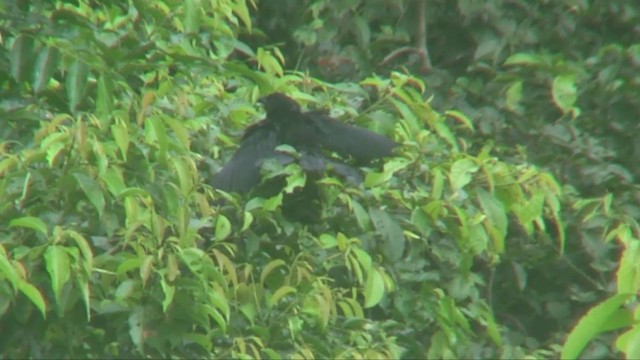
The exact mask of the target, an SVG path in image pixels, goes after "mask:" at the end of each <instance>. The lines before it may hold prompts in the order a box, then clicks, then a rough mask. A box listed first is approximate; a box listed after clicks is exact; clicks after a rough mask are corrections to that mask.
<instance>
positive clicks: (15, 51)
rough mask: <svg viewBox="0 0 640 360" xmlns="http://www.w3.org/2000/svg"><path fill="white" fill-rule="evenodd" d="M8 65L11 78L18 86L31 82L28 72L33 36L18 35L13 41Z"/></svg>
mask: <svg viewBox="0 0 640 360" xmlns="http://www.w3.org/2000/svg"><path fill="white" fill-rule="evenodd" d="M9 63H10V65H11V76H13V79H14V80H15V81H16V82H17V83H18V84H20V83H22V82H23V81H27V82H29V81H31V76H30V75H31V74H30V72H29V71H30V70H31V68H32V66H33V36H32V35H31V34H29V35H25V34H20V35H18V36H17V37H16V38H15V40H13V45H12V46H11V55H10V56H9Z"/></svg>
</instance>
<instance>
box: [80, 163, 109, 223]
mask: <svg viewBox="0 0 640 360" xmlns="http://www.w3.org/2000/svg"><path fill="white" fill-rule="evenodd" d="M73 177H74V178H75V179H76V181H77V182H78V185H80V189H82V191H83V192H84V194H85V195H86V196H87V198H88V199H89V202H91V204H92V205H93V207H95V208H96V210H97V211H98V216H99V217H102V213H103V211H104V206H105V200H104V194H103V193H102V189H101V188H100V186H98V183H96V181H95V180H94V179H92V178H91V177H90V176H89V175H87V174H85V173H81V172H76V173H74V174H73Z"/></svg>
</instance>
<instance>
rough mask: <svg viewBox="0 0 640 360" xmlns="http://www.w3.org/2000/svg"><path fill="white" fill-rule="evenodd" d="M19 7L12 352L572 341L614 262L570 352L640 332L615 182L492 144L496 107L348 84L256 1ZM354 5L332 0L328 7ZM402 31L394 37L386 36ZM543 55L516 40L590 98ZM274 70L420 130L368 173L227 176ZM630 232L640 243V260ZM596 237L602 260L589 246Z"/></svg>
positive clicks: (10, 6)
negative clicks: (293, 201)
mask: <svg viewBox="0 0 640 360" xmlns="http://www.w3.org/2000/svg"><path fill="white" fill-rule="evenodd" d="M380 3H385V4H389V3H388V2H384V1H381V2H380ZM265 4H266V3H265ZM287 4H288V5H287V6H294V5H291V3H290V2H287ZM443 4H444V3H440V5H439V6H444V5H443ZM459 4H463V2H459ZM304 5H305V4H302V5H298V6H304ZM2 6H3V8H2V11H3V14H5V15H6V16H4V17H3V20H1V22H0V28H1V29H2V33H1V35H2V39H3V40H2V41H3V42H2V47H0V62H1V63H3V64H7V65H8V66H3V67H2V69H4V70H0V82H1V83H2V88H3V89H4V90H6V91H4V94H5V95H4V96H3V98H2V108H1V109H2V110H1V111H2V115H3V116H2V118H3V120H4V122H5V126H3V127H2V130H1V131H2V132H1V134H2V146H1V149H2V152H1V156H0V293H1V296H0V327H1V328H2V329H3V334H6V335H5V336H3V337H2V339H0V349H2V350H3V352H2V353H3V355H4V356H6V357H83V358H97V357H115V356H118V357H140V356H144V357H154V358H155V357H170V356H171V357H185V358H194V357H207V358H208V357H218V358H230V357H232V358H254V357H269V358H281V357H287V358H293V357H296V358H312V357H322V358H347V357H349V358H351V357H353V358H356V357H357V358H399V357H405V358H416V357H429V358H432V357H474V358H477V357H504V358H513V357H524V356H534V357H558V356H560V354H561V353H560V351H561V347H560V345H559V344H560V343H562V342H563V341H564V336H565V334H566V332H567V330H568V329H567V327H566V324H567V323H570V322H571V321H573V320H574V319H576V317H575V316H574V314H575V313H576V312H577V311H581V310H583V309H584V310H587V309H588V308H589V307H592V306H593V304H594V303H595V302H596V301H599V300H602V299H603V298H604V295H607V294H613V292H614V291H611V289H609V291H605V290H607V289H604V288H603V286H606V285H608V281H609V278H608V277H606V276H604V275H601V274H608V273H613V272H614V271H617V275H618V277H617V281H618V282H617V284H616V289H617V290H616V291H615V292H616V295H611V297H610V298H609V299H607V300H606V301H604V302H602V303H601V305H598V306H596V307H593V309H592V310H591V311H590V312H589V313H588V314H587V315H585V316H584V317H583V319H582V321H581V322H580V323H579V324H578V326H577V327H576V329H575V330H574V332H573V333H572V334H571V335H570V336H569V339H568V340H567V344H566V346H565V347H564V350H563V351H564V352H563V353H562V355H564V356H563V357H565V356H569V357H571V356H577V355H578V354H579V353H580V351H582V349H584V347H585V346H586V345H587V341H588V340H590V339H591V338H593V337H595V336H597V335H598V334H599V333H600V332H602V331H605V330H613V329H622V328H625V329H626V330H627V332H626V333H625V334H624V335H622V336H620V337H619V338H618V341H617V346H618V349H620V351H623V352H625V353H626V354H628V355H632V354H634V353H635V352H636V351H637V350H636V349H635V348H634V346H635V345H634V344H636V343H637V342H635V341H634V339H635V338H636V337H637V333H638V330H637V321H634V320H633V315H632V314H631V311H630V310H627V309H626V308H624V307H623V304H625V303H628V302H629V301H630V300H633V299H634V298H633V297H631V296H630V295H629V294H632V293H637V286H638V282H637V273H638V272H637V265H636V264H637V263H638V262H637V261H636V259H637V256H636V255H634V254H636V252H637V246H636V245H637V243H638V242H637V230H638V227H637V224H636V223H635V220H632V218H630V217H629V216H628V215H627V213H626V212H624V211H623V210H620V209H618V208H617V207H616V206H615V205H613V204H612V198H611V197H606V198H604V199H602V200H600V199H596V200H593V199H583V198H581V197H580V196H579V194H578V193H576V192H575V191H574V190H573V189H572V188H571V187H566V186H563V185H562V184H560V183H559V182H558V181H557V180H555V178H554V176H552V175H551V174H550V173H549V172H546V171H543V170H540V169H538V168H537V167H536V166H534V165H531V164H529V163H527V162H526V161H523V160H522V159H521V158H520V157H518V156H512V155H513V154H512V153H510V152H505V151H504V149H503V148H502V147H501V144H500V143H498V145H497V146H492V145H491V144H490V143H488V142H483V143H479V142H478V140H477V139H478V138H477V134H478V131H477V129H476V128H477V126H478V125H477V124H478V123H479V122H478V120H477V119H475V118H474V119H471V118H469V117H468V116H467V115H465V114H464V113H463V112H460V111H457V110H447V111H442V112H440V111H437V110H435V109H434V108H433V107H432V105H431V103H430V102H429V101H426V100H425V94H426V93H427V91H428V90H427V86H426V85H425V83H424V80H423V79H421V78H419V77H416V76H413V75H408V74H407V73H406V72H399V71H393V72H390V73H389V76H387V77H383V76H371V75H367V76H363V77H361V79H363V80H360V81H359V82H357V83H354V82H343V83H335V84H331V83H327V82H324V81H322V80H320V79H318V78H315V77H312V76H309V75H308V74H306V73H302V72H299V71H295V70H285V69H286V65H287V64H288V63H285V62H284V58H285V55H286V58H287V59H289V61H290V59H293V58H294V56H293V55H292V54H291V53H287V52H285V53H283V52H281V50H280V49H279V48H277V47H273V46H270V45H269V46H267V45H262V44H259V42H260V41H258V40H257V39H259V36H256V35H260V30H259V29H257V28H255V27H254V21H253V19H252V18H251V15H250V11H252V9H251V7H252V6H253V4H252V3H247V2H245V1H242V0H223V1H218V2H215V3H214V2H211V3H210V2H201V1H197V0H191V1H186V2H172V1H159V2H153V3H147V2H143V1H133V2H131V3H129V2H112V3H109V4H96V3H86V2H77V3H74V4H71V3H63V2H60V3H55V4H51V5H49V4H40V3H28V2H18V1H9V2H6V3H5V4H3V5H2ZM262 6H264V5H263V4H261V8H260V9H259V10H258V11H266V10H265V8H263V7H262ZM335 6H338V5H336V4H332V3H329V2H325V1H318V2H314V3H312V4H311V11H312V14H314V15H313V16H314V17H315V18H316V21H317V20H318V19H320V18H321V16H320V14H325V15H322V16H326V13H325V12H323V9H324V8H325V7H335ZM358 6H363V5H362V4H361V3H360V2H358V1H354V2H352V4H351V5H348V6H346V7H344V9H343V10H344V11H343V13H341V14H348V13H349V11H351V10H350V9H357V8H358ZM460 6H462V5H460ZM468 6H470V5H468ZM294 7H295V6H294ZM361 9H364V10H363V14H364V15H363V16H364V17H363V18H362V19H361V20H358V21H356V22H353V24H352V25H353V26H355V27H356V28H357V29H358V30H357V31H359V33H358V34H360V35H358V37H357V38H358V39H359V41H361V43H360V44H359V48H365V47H366V45H367V44H371V42H369V40H367V38H368V36H365V35H366V33H367V31H366V29H365V25H366V20H367V19H368V18H370V17H375V18H376V19H379V21H383V20H385V18H384V17H382V16H379V15H380V13H379V12H376V11H374V10H372V9H371V8H368V7H367V8H362V7H361ZM398 9H401V8H398ZM313 11H315V12H313ZM443 11H444V10H443ZM35 15H37V16H35ZM278 20H280V19H279V18H273V21H275V22H277V21H278ZM333 20H334V19H331V18H326V21H327V22H330V21H333ZM354 24H355V25H354ZM311 26H314V25H313V24H312V25H311ZM265 28H266V27H265ZM347 28H349V29H350V28H351V27H347ZM338 29H339V28H338ZM382 29H383V30H381V31H382V33H381V34H379V33H376V34H374V36H373V37H371V38H375V39H380V41H381V42H380V44H383V40H382V39H383V35H384V31H385V30H384V29H385V27H384V26H382ZM293 30H295V29H293ZM305 31H308V29H306V30H305V29H300V30H299V32H297V33H295V34H294V35H293V36H296V37H298V39H304V38H305V37H304V36H305V33H304V32H305ZM350 31H351V30H350ZM394 31H395V30H394ZM335 34H336V33H332V32H327V33H319V34H318V36H320V37H321V38H323V39H325V40H326V41H328V39H331V38H332V36H334V35H335ZM285 35H290V34H285ZM307 35H309V34H308V33H307ZM378 36H379V37H378ZM286 50H287V49H286V48H285V51H286ZM360 50H362V49H360ZM385 51H386V50H385ZM374 55H375V52H371V53H370V54H369V55H367V56H371V58H374ZM531 58H532V57H523V56H522V55H521V56H520V57H517V56H516V55H514V56H513V57H511V58H510V62H509V64H510V65H511V66H512V68H511V69H512V70H510V71H513V72H516V71H520V70H521V69H523V68H525V69H529V70H531V71H534V72H535V74H536V75H535V76H538V75H539V76H542V75H544V76H547V75H546V72H551V73H552V74H553V75H556V77H554V78H553V79H559V80H554V81H553V82H552V84H553V86H554V87H553V88H552V89H551V90H552V94H555V95H557V96H555V97H554V98H553V99H554V101H555V103H556V105H559V107H560V108H561V110H562V109H564V110H565V111H566V113H567V115H572V114H573V115H575V114H577V111H578V110H580V111H581V112H582V114H584V112H585V111H584V110H583V108H582V107H580V108H579V109H578V108H577V106H578V105H577V104H578V101H577V100H571V96H570V95H571V93H570V92H571V91H570V90H571V89H572V88H573V87H574V86H575V83H573V82H572V78H571V77H570V76H565V75H566V73H562V72H561V73H559V74H557V73H554V72H553V71H550V70H549V67H548V66H547V67H544V66H542V65H540V64H548V62H549V61H550V60H547V59H546V58H543V60H541V62H538V63H535V64H534V66H531V63H530V62H531V60H530V59H531ZM523 59H524V60H523ZM526 59H529V60H526ZM525 60H526V61H528V62H526V63H525V62H523V61H525ZM545 61H546V62H545ZM555 65H557V64H555ZM558 66H560V65H558ZM560 67H561V66H560ZM361 69H365V68H364V67H363V68H361ZM369 69H371V67H369ZM365 72H366V71H365ZM578 75H579V74H578ZM527 76H528V75H527ZM531 76H533V75H531ZM558 76H559V77H558ZM460 83H461V82H459V84H460ZM509 86H510V89H511V90H510V91H509V92H508V94H509V95H510V96H515V97H516V99H518V97H517V91H518V85H513V84H511V85H509ZM514 86H515V88H514ZM567 89H568V90H569V94H567ZM272 91H282V92H286V93H287V94H290V95H291V96H292V97H294V98H296V99H298V100H299V101H300V102H301V103H302V104H303V105H304V106H306V107H308V108H325V109H331V111H332V115H334V116H336V117H338V118H340V119H341V120H342V121H350V122H355V123H357V124H359V125H360V126H366V127H369V128H372V129H374V130H376V131H378V132H381V133H385V134H387V135H388V136H392V137H394V138H395V140H396V141H398V142H399V143H400V144H401V147H400V149H399V150H398V151H397V153H396V155H395V156H394V157H392V158H389V159H386V160H385V161H384V162H383V163H381V164H377V165H376V166H372V167H371V168H369V169H366V179H365V181H364V184H363V185H362V186H354V185H351V184H347V183H343V182H342V181H341V180H340V179H337V178H332V177H328V176H325V177H323V178H321V179H312V178H308V177H306V176H305V175H304V173H303V172H301V171H300V169H299V168H296V165H295V164H294V165H292V166H291V167H289V168H287V169H284V170H283V174H284V176H286V177H287V180H288V184H291V186H289V187H286V188H285V189H283V190H282V191H280V192H279V193H278V194H276V195H275V196H273V197H270V198H247V197H242V196H240V195H237V194H225V193H222V192H219V191H215V190H214V189H212V188H211V187H210V186H209V185H208V179H209V178H210V176H211V173H212V172H213V171H217V169H219V168H220V166H221V165H222V164H223V163H224V161H225V160H227V159H228V158H229V156H230V154H231V153H232V152H233V149H234V148H235V146H236V144H237V142H238V139H239V138H240V134H241V132H242V130H243V129H244V128H245V127H246V126H247V125H249V124H251V123H253V122H255V121H256V120H257V119H259V118H260V113H261V111H260V110H259V109H258V108H256V107H255V106H254V103H255V101H256V100H257V98H258V97H259V96H260V95H264V94H267V93H270V92H272ZM568 95H569V96H568ZM511 104H512V105H513V106H514V109H515V110H517V106H519V105H520V106H525V105H524V104H520V102H519V101H513V98H512V101H511ZM576 109H578V110H576ZM480 125H481V126H482V122H480ZM479 132H480V133H483V130H482V129H481V130H480V131H479ZM478 144H479V145H478ZM503 154H504V155H505V156H504V157H501V156H499V155H503ZM507 156H512V157H510V158H507ZM506 160H509V161H506ZM309 181H315V182H317V185H318V187H319V189H320V192H319V196H320V200H321V201H320V203H321V204H322V206H321V208H320V216H319V219H318V220H317V221H315V222H314V223H310V224H304V223H300V222H297V221H293V220H292V219H291V218H290V217H287V215H286V214H285V212H284V211H283V202H284V201H286V199H287V198H289V197H290V196H291V195H292V194H294V195H295V194H299V193H300V191H301V186H303V185H304V184H305V182H309ZM564 204H569V205H570V206H572V208H571V207H563V205H564ZM308 205H309V204H306V203H304V202H303V203H302V204H299V206H300V207H301V208H304V207H305V206H308ZM580 222H584V224H585V225H584V226H578V225H575V224H579V223H580ZM567 224H569V226H567ZM574 227H575V228H574ZM602 229H605V231H604V232H603V230H602ZM603 233H604V234H605V237H606V239H607V241H608V242H604V243H603V242H602V241H600V240H599V239H597V238H598V237H599V236H600V235H601V234H603ZM567 234H571V237H569V236H568V235H567ZM574 234H580V236H581V237H580V239H581V242H578V241H577V240H576V238H575V237H574V236H575V235H574ZM613 239H616V240H618V241H619V243H621V244H623V245H624V246H625V250H624V252H623V257H622V259H621V260H620V263H619V264H616V263H613V262H612V261H611V260H610V259H611V256H612V255H611V253H612V252H613V251H614V250H615V248H614V247H613V246H611V240H613ZM582 249H586V251H587V253H588V254H589V256H590V257H591V258H593V261H592V262H590V263H589V264H592V265H593V266H594V267H593V268H590V269H588V272H585V271H584V266H583V264H582V263H580V266H575V262H579V261H580V259H579V258H578V255H579V254H580V253H578V251H583V250H582ZM557 254H566V255H565V256H558V255H557ZM596 266H597V267H596ZM576 274H579V275H580V276H579V277H578V279H579V281H575V279H576ZM598 276H600V277H598ZM567 284H571V286H568V285H567ZM594 289H597V291H596V290H594ZM568 299H569V300H568ZM576 304H578V305H580V308H579V309H575V308H573V307H574V306H576ZM635 311H637V309H636V310H635ZM605 336H611V335H610V334H605ZM596 344H598V343H597V342H596ZM605 350H606V349H605ZM589 351H590V353H592V354H593V353H597V351H599V350H598V349H595V350H594V349H589ZM606 351H608V350H606Z"/></svg>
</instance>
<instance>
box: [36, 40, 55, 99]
mask: <svg viewBox="0 0 640 360" xmlns="http://www.w3.org/2000/svg"><path fill="white" fill-rule="evenodd" d="M57 57H58V50H57V49H56V48H54V47H52V46H48V47H46V48H44V49H42V50H41V51H40V54H39V55H38V59H37V60H36V64H35V68H34V72H33V91H34V92H35V93H36V94H39V93H40V92H42V90H44V89H45V88H46V87H47V84H48V83H49V79H50V78H51V75H52V74H53V71H54V67H55V65H56V62H57Z"/></svg>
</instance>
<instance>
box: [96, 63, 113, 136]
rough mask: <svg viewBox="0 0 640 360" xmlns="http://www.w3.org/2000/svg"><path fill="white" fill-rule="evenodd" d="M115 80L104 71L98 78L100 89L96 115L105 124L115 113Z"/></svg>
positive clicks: (97, 96) (97, 97)
mask: <svg viewBox="0 0 640 360" xmlns="http://www.w3.org/2000/svg"><path fill="white" fill-rule="evenodd" d="M113 108H114V106H113V82H112V81H111V79H109V78H108V77H107V76H106V75H105V74H104V73H103V74H101V75H100V77H99V78H98V91H97V95H96V115H97V116H98V118H99V119H100V122H101V123H102V124H103V126H105V127H106V125H107V120H108V119H109V118H110V116H111V115H112V114H113Z"/></svg>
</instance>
